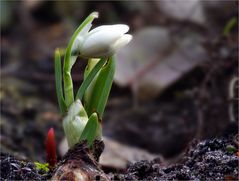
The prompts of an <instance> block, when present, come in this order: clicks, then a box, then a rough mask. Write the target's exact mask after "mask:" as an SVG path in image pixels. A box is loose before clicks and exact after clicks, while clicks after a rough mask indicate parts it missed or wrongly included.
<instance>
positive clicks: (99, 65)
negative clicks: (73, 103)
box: [76, 58, 106, 100]
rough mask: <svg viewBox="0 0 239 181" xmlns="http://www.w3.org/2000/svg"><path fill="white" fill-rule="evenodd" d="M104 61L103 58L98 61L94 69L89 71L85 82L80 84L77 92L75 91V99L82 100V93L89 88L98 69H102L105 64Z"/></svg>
mask: <svg viewBox="0 0 239 181" xmlns="http://www.w3.org/2000/svg"><path fill="white" fill-rule="evenodd" d="M105 62H106V60H105V59H104V58H102V59H100V61H99V62H98V63H97V64H96V65H95V66H94V68H93V69H92V70H91V71H90V73H89V74H88V76H86V78H85V80H84V81H83V82H82V84H81V86H80V88H79V90H78V91H77V94H76V99H80V100H82V98H83V96H84V93H85V91H86V89H87V88H88V87H89V85H90V83H91V82H92V80H93V79H94V78H95V76H96V75H97V73H98V72H99V71H100V69H101V68H102V67H103V65H104V64H105Z"/></svg>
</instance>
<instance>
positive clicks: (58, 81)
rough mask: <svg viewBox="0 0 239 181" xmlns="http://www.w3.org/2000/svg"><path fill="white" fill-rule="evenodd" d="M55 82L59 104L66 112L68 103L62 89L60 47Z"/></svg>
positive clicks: (57, 51)
mask: <svg viewBox="0 0 239 181" xmlns="http://www.w3.org/2000/svg"><path fill="white" fill-rule="evenodd" d="M55 84H56V95H57V100H58V104H59V108H60V111H61V114H64V113H65V112H66V109H67V108H66V104H65V101H64V97H63V91H62V71H61V55H60V52H59V50H58V49H56V51H55Z"/></svg>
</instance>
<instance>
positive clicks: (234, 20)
mask: <svg viewBox="0 0 239 181" xmlns="http://www.w3.org/2000/svg"><path fill="white" fill-rule="evenodd" d="M237 22H238V20H237V18H236V17H233V18H231V19H230V20H229V21H228V22H227V24H226V25H225V27H224V30H223V34H224V36H228V35H229V34H230V33H231V31H232V29H233V28H234V27H236V25H237Z"/></svg>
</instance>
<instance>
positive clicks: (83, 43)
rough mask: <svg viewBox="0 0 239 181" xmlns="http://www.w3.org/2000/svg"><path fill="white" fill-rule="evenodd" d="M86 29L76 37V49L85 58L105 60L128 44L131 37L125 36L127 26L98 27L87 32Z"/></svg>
mask: <svg viewBox="0 0 239 181" xmlns="http://www.w3.org/2000/svg"><path fill="white" fill-rule="evenodd" d="M87 29H88V28H86V29H85V31H83V32H81V33H80V34H79V35H78V37H77V42H78V43H77V44H78V45H77V49H78V52H79V54H80V56H82V57H85V58H106V57H110V56H111V55H113V54H114V53H115V52H116V51H117V50H118V49H119V48H121V47H123V46H125V45H126V44H128V43H129V42H130V41H131V39H132V35H130V34H126V33H127V32H128V31H129V26H127V25H124V24H117V25H104V26H99V27H97V28H95V29H93V30H91V31H89V32H88V30H87Z"/></svg>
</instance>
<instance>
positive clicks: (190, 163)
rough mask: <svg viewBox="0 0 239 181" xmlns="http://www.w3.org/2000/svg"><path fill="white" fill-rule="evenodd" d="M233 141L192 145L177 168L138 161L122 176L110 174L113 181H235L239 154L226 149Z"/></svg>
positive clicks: (219, 140)
mask: <svg viewBox="0 0 239 181" xmlns="http://www.w3.org/2000/svg"><path fill="white" fill-rule="evenodd" d="M229 145H230V146H232V147H234V148H236V147H237V144H236V143H235V142H233V140H232V139H225V138H222V139H217V138H216V139H213V140H205V141H202V142H200V143H198V144H196V145H194V146H192V147H191V148H190V149H189V150H188V151H187V153H186V154H185V157H184V158H183V160H182V161H181V163H178V164H176V165H171V166H165V165H163V163H162V162H161V161H160V160H154V161H152V162H149V161H140V162H137V163H135V164H132V165H130V166H129V168H128V169H127V171H126V172H125V173H120V174H111V178H112V179H113V180H237V179H238V177H239V167H238V164H239V156H238V154H237V153H238V152H236V151H233V152H231V151H230V150H229V149H228V146H229Z"/></svg>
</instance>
